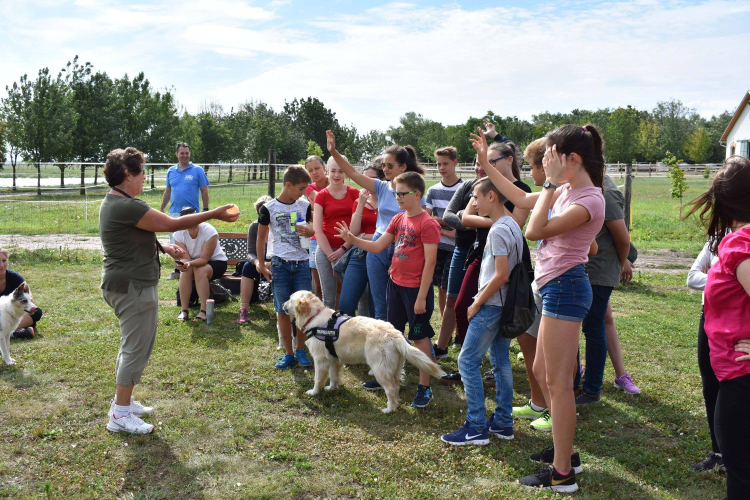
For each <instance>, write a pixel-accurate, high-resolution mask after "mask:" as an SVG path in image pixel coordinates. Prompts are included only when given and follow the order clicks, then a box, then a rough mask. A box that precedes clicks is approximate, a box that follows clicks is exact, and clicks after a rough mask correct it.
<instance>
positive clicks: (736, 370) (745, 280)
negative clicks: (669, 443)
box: [686, 156, 750, 500]
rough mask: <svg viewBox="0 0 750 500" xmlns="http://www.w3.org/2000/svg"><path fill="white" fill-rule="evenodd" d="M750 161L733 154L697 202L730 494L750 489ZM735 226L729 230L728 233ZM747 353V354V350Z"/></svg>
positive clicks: (718, 423) (719, 426) (732, 496)
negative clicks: (709, 257) (708, 257)
mask: <svg viewBox="0 0 750 500" xmlns="http://www.w3.org/2000/svg"><path fill="white" fill-rule="evenodd" d="M748 200H750V161H748V160H747V159H746V158H742V157H740V156H732V157H729V158H728V159H727V160H726V161H725V162H724V167H722V169H721V170H719V172H718V173H717V174H716V177H714V180H713V183H712V184H711V187H710V188H709V190H708V191H707V192H706V193H704V194H703V195H701V196H700V197H698V198H697V199H696V200H695V201H694V202H693V208H692V209H691V210H690V212H689V213H688V215H687V216H686V217H688V216H690V215H692V214H694V213H696V212H698V211H699V210H700V217H701V219H702V220H703V222H704V223H705V224H706V225H707V226H708V242H709V248H710V250H711V252H713V253H716V254H717V255H718V257H719V260H718V262H717V263H716V264H714V265H713V266H712V267H711V269H710V270H709V271H708V279H707V281H706V288H705V291H704V315H705V324H704V328H705V330H706V336H707V337H708V345H709V351H710V357H711V367H712V368H713V370H714V373H715V374H716V378H717V379H718V380H719V396H718V398H717V400H716V410H715V420H714V425H715V427H716V429H717V430H718V432H717V433H716V434H717V437H718V441H719V449H720V450H721V454H722V458H723V459H724V467H726V469H727V496H726V498H728V499H730V500H731V499H736V498H747V494H748V493H747V492H748V491H750V476H748V474H747V471H749V470H750V427H748V425H747V423H746V421H745V419H744V418H743V416H744V415H747V414H748V412H750V355H744V354H750V201H748ZM728 231H731V233H730V234H727V232H728ZM743 353H744V354H743Z"/></svg>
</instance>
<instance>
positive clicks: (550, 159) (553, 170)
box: [542, 144, 567, 185]
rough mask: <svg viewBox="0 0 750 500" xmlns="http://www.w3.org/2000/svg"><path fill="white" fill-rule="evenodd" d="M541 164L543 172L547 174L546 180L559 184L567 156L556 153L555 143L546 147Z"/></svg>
mask: <svg viewBox="0 0 750 500" xmlns="http://www.w3.org/2000/svg"><path fill="white" fill-rule="evenodd" d="M542 166H543V167H544V173H545V174H546V175H547V180H548V181H549V182H551V183H552V184H555V185H559V184H560V179H561V178H562V175H563V173H564V172H565V167H566V166H567V158H566V157H565V155H564V154H562V155H560V154H558V153H557V144H555V145H554V146H552V147H551V148H547V152H545V153H544V158H543V159H542Z"/></svg>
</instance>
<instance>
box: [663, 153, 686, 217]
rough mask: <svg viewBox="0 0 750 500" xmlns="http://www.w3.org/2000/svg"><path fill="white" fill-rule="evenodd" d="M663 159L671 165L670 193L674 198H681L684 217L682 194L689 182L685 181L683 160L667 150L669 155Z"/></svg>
mask: <svg viewBox="0 0 750 500" xmlns="http://www.w3.org/2000/svg"><path fill="white" fill-rule="evenodd" d="M662 161H663V162H664V163H665V164H666V165H667V166H669V179H670V180H671V181H672V189H671V190H670V195H671V196H672V198H679V200H680V218H682V195H683V194H685V191H687V189H688V185H687V182H685V171H684V170H682V169H681V168H680V163H682V160H678V159H677V158H676V157H675V155H673V154H672V153H670V152H669V151H667V156H666V157H665V158H664V159H663V160H662Z"/></svg>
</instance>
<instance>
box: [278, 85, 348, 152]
mask: <svg viewBox="0 0 750 500" xmlns="http://www.w3.org/2000/svg"><path fill="white" fill-rule="evenodd" d="M284 114H286V115H287V116H288V117H289V119H290V121H291V123H292V125H293V127H294V128H296V129H297V130H298V131H299V132H300V133H301V134H302V137H303V138H304V139H305V140H312V141H315V143H317V144H318V146H320V149H321V150H323V151H324V152H325V156H324V158H326V159H327V157H328V151H327V150H326V149H325V148H326V130H332V131H333V133H334V134H336V144H337V145H338V144H341V146H340V148H341V150H342V151H343V150H344V148H345V147H346V146H348V145H349V144H350V143H351V138H350V137H343V134H341V130H340V126H339V121H338V120H337V119H336V113H334V112H333V111H331V110H330V109H328V108H326V107H325V105H324V104H323V103H322V102H321V101H320V100H319V99H318V98H317V97H308V98H307V99H299V100H297V99H296V98H295V99H294V100H293V101H292V102H285V103H284ZM347 135H348V134H347ZM339 136H342V137H341V142H339Z"/></svg>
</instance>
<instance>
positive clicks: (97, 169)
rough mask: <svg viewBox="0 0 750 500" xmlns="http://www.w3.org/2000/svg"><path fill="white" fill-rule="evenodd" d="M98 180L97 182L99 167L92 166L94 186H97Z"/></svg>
mask: <svg viewBox="0 0 750 500" xmlns="http://www.w3.org/2000/svg"><path fill="white" fill-rule="evenodd" d="M98 180H99V165H94V186H96V185H97V181H98Z"/></svg>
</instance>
